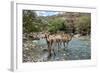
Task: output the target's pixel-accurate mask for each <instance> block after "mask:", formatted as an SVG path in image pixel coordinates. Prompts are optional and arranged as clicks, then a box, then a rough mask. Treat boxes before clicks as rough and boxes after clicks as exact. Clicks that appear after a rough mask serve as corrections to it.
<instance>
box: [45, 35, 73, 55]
mask: <svg viewBox="0 0 100 73" xmlns="http://www.w3.org/2000/svg"><path fill="white" fill-rule="evenodd" d="M71 39H72V36H71V35H70V34H65V33H64V34H62V35H61V34H52V35H50V34H46V40H47V45H48V52H49V56H51V51H53V53H54V55H56V54H55V52H54V48H52V45H53V44H54V43H57V44H58V49H59V47H60V46H61V44H62V43H63V45H64V47H66V45H67V47H68V43H69V41H71Z"/></svg>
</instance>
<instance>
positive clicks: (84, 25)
mask: <svg viewBox="0 0 100 73" xmlns="http://www.w3.org/2000/svg"><path fill="white" fill-rule="evenodd" d="M76 28H77V31H78V32H79V33H80V34H82V35H86V34H90V32H91V17H90V16H81V17H79V20H78V22H77V25H76Z"/></svg>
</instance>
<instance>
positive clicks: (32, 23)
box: [23, 10, 91, 35]
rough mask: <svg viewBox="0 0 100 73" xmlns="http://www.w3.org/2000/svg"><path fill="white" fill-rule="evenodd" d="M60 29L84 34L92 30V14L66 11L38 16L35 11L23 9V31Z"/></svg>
mask: <svg viewBox="0 0 100 73" xmlns="http://www.w3.org/2000/svg"><path fill="white" fill-rule="evenodd" d="M42 31H43V32H51V33H56V32H58V31H64V32H68V33H69V32H70V33H74V34H75V33H77V34H82V35H87V34H90V32H91V15H90V14H89V13H75V12H68V13H67V12H65V13H63V14H58V15H53V16H38V15H37V14H36V12H35V11H32V10H23V32H24V33H30V32H42Z"/></svg>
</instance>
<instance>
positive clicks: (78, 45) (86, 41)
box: [23, 36, 91, 62]
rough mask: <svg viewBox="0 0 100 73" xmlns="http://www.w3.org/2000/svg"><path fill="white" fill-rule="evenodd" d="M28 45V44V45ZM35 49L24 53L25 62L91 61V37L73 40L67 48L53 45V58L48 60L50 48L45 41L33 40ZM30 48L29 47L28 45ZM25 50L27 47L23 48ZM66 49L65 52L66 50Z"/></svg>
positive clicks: (29, 49)
mask: <svg viewBox="0 0 100 73" xmlns="http://www.w3.org/2000/svg"><path fill="white" fill-rule="evenodd" d="M26 44H27V43H26ZM31 44H32V45H35V47H34V48H33V47H31V48H30V47H28V49H27V50H24V51H23V54H24V55H23V62H47V61H65V60H86V59H91V41H90V37H89V36H82V37H79V38H73V39H72V40H71V41H70V42H69V44H68V46H67V45H66V47H64V46H63V44H62V45H60V48H59V49H58V46H57V45H55V44H53V46H52V48H53V49H54V52H55V54H56V55H54V53H53V51H52V56H51V57H50V58H48V51H47V50H48V48H47V43H46V40H45V39H40V40H38V41H37V40H33V41H32V42H31ZM28 46H29V45H28ZM23 48H24V49H25V47H23ZM64 49H65V50H64Z"/></svg>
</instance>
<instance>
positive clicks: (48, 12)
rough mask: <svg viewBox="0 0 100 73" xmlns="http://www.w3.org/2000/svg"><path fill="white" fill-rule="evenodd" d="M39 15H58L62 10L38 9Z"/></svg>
mask: <svg viewBox="0 0 100 73" xmlns="http://www.w3.org/2000/svg"><path fill="white" fill-rule="evenodd" d="M36 13H37V15H38V16H52V15H57V14H59V13H61V12H54V11H36Z"/></svg>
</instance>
